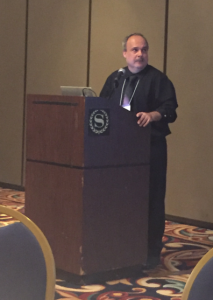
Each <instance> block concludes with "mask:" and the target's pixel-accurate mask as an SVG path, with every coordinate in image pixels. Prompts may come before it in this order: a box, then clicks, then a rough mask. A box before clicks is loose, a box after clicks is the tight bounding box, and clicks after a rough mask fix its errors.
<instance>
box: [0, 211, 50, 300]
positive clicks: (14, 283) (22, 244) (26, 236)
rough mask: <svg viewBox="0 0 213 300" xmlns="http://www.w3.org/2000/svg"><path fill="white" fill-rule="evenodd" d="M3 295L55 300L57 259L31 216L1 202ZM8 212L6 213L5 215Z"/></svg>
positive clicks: (0, 277)
mask: <svg viewBox="0 0 213 300" xmlns="http://www.w3.org/2000/svg"><path fill="white" fill-rule="evenodd" d="M0 215H1V218H2V217H3V218H4V217H6V216H9V217H12V218H13V219H15V220H14V222H7V223H11V224H9V225H6V226H2V222H1V223H0V299H2V300H12V299H16V300H53V299H54V296H55V263H54V258H53V255H52V251H51V248H50V246H49V243H48V241H47V239H46V237H45V236H44V234H43V233H42V232H41V230H40V229H39V228H38V227H37V225H36V224H35V223H33V222H32V221H31V220H30V219H29V218H27V217H26V216H25V215H23V214H22V213H20V212H18V211H15V210H13V209H11V208H8V207H5V206H2V205H0ZM5 215H6V216H5Z"/></svg>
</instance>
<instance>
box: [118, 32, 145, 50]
mask: <svg viewBox="0 0 213 300" xmlns="http://www.w3.org/2000/svg"><path fill="white" fill-rule="evenodd" d="M134 35H136V36H141V37H142V38H143V39H144V40H145V42H146V44H147V47H148V48H149V43H148V41H147V39H146V38H145V36H144V35H143V34H141V33H137V32H135V33H131V34H129V35H127V36H126V37H125V38H124V40H123V42H122V48H123V51H126V43H127V41H128V39H129V38H130V37H131V36H134Z"/></svg>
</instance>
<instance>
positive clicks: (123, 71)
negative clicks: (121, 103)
mask: <svg viewBox="0 0 213 300" xmlns="http://www.w3.org/2000/svg"><path fill="white" fill-rule="evenodd" d="M124 73H125V70H124V69H123V68H120V69H119V70H118V73H117V75H116V77H115V79H114V84H113V89H112V90H111V93H110V95H109V97H108V100H109V99H110V98H111V97H112V94H113V93H114V91H115V89H117V87H118V86H119V81H120V79H121V77H122V76H123V75H124Z"/></svg>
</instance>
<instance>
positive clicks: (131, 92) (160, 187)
mask: <svg viewBox="0 0 213 300" xmlns="http://www.w3.org/2000/svg"><path fill="white" fill-rule="evenodd" d="M148 50H149V45H148V42H147V39H146V38H145V37H144V36H143V35H142V34H140V33H134V34H131V35H129V36H127V37H126V38H125V39H124V42H123V56H124V58H125V59H126V63H127V67H125V68H124V70H125V73H124V75H123V76H122V77H121V78H120V81H119V86H118V88H116V89H115V80H116V77H117V74H118V71H116V72H114V73H112V74H111V75H110V76H109V77H108V78H107V80H106V83H105V85H104V87H103V89H102V91H101V93H100V97H111V95H113V97H112V99H111V100H113V101H116V102H117V103H118V104H119V105H122V106H123V107H124V108H126V109H128V110H131V111H133V112H135V113H136V116H137V118H138V119H137V123H138V125H139V126H141V127H145V126H147V125H148V124H150V126H151V150H150V152H151V153H150V154H151V155H150V190H149V223H148V259H147V266H148V267H149V268H152V267H155V266H156V265H158V264H159V263H160V253H161V250H162V246H163V244H162V237H163V234H164V229H165V207H164V200H165V190H166V168H167V145H166V138H165V137H166V136H167V135H168V134H170V133H171V132H170V130H169V127H168V123H171V122H174V121H175V120H176V117H177V115H176V111H175V110H176V108H177V106H178V105H177V100H176V95H175V89H174V87H173V84H172V83H171V81H170V80H169V79H168V78H167V76H166V75H165V74H163V73H162V72H160V71H159V70H157V69H155V68H154V67H152V66H150V65H149V64H148ZM112 91H113V93H112Z"/></svg>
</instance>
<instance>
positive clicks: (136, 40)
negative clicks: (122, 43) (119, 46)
mask: <svg viewBox="0 0 213 300" xmlns="http://www.w3.org/2000/svg"><path fill="white" fill-rule="evenodd" d="M126 45H127V47H131V48H134V47H143V48H144V47H148V45H147V42H146V40H145V39H144V38H143V37H142V36H140V35H133V36H131V37H130V38H129V39H128V40H127V43H126Z"/></svg>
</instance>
